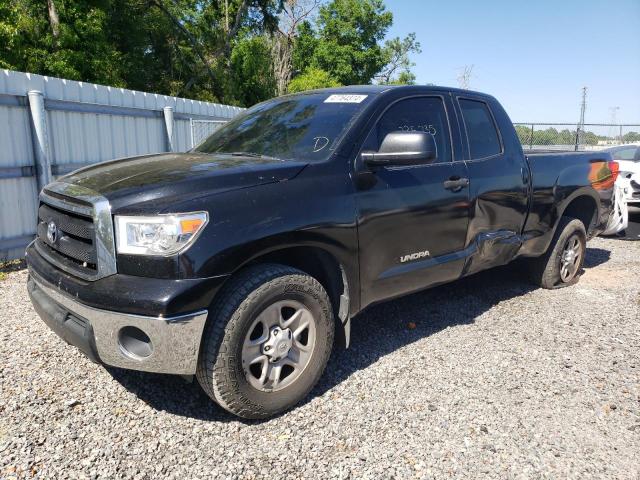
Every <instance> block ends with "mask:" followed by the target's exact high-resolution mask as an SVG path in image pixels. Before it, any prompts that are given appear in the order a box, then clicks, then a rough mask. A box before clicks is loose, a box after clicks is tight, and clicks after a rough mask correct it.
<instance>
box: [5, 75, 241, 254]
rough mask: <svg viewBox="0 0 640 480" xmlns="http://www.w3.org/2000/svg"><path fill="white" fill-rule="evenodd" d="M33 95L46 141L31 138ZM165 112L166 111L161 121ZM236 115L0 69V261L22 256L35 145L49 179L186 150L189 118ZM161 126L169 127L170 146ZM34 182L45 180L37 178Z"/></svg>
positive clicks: (32, 212) (224, 108) (32, 204)
mask: <svg viewBox="0 0 640 480" xmlns="http://www.w3.org/2000/svg"><path fill="white" fill-rule="evenodd" d="M33 90H35V91H39V92H41V93H42V98H43V103H44V109H45V115H44V119H45V123H46V132H47V135H46V138H42V136H37V135H36V134H35V133H34V131H35V130H34V117H33V115H32V113H31V110H32V109H33V108H34V106H33V99H32V100H31V103H30V98H31V97H29V95H28V92H29V91H33ZM166 107H171V111H170V112H169V117H168V118H167V113H166V112H164V110H165V108H166ZM241 110H242V109H241V108H238V107H231V106H228V105H219V104H214V103H207V102H200V101H196V100H188V99H185V98H177V97H168V96H165V95H157V94H153V93H145V92H136V91H133V90H125V89H122V88H114V87H106V86H102V85H95V84H91V83H83V82H76V81H71V80H63V79H60V78H52V77H43V76H41V75H33V74H29V73H20V72H13V71H9V70H0V260H2V259H12V258H20V257H22V256H23V253H24V247H25V246H26V244H27V243H28V242H29V241H30V240H31V239H32V237H33V235H34V231H35V224H36V210H37V205H38V201H37V193H38V174H39V170H38V165H37V163H38V162H39V161H40V160H38V155H37V154H35V153H34V151H37V149H38V148H39V147H38V145H42V143H43V142H45V143H46V145H47V147H48V149H47V154H48V158H49V161H50V164H51V168H50V170H51V172H50V174H51V175H52V176H53V177H55V176H56V175H62V174H65V173H68V172H70V171H72V170H75V169H76V168H79V167H81V166H84V165H87V164H91V163H97V162H102V161H106V160H111V159H114V158H119V157H128V156H132V155H140V154H146V153H156V152H163V151H168V150H169V148H172V150H173V151H186V150H188V149H189V148H191V147H192V146H193V145H192V138H193V137H192V131H191V121H192V120H228V119H229V118H232V117H233V116H235V115H236V114H237V113H239V112H240V111H241ZM171 117H172V120H171ZM168 123H170V124H171V125H172V127H173V137H172V139H171V141H170V139H169V138H168V135H167V132H168ZM34 143H35V144H36V145H34ZM40 178H41V179H42V178H46V177H43V174H42V173H40Z"/></svg>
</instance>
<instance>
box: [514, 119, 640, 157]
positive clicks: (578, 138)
mask: <svg viewBox="0 0 640 480" xmlns="http://www.w3.org/2000/svg"><path fill="white" fill-rule="evenodd" d="M514 126H515V127H516V132H517V133H518V137H519V138H520V142H521V143H522V147H523V148H524V149H525V150H535V149H545V150H600V149H603V148H608V147H611V146H614V145H622V144H624V143H633V142H636V143H637V142H640V124H623V125H620V124H611V123H586V124H584V125H583V126H582V127H580V126H579V125H578V124H576V123H526V122H524V123H523V122H516V123H514Z"/></svg>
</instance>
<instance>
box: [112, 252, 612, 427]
mask: <svg viewBox="0 0 640 480" xmlns="http://www.w3.org/2000/svg"><path fill="white" fill-rule="evenodd" d="M609 256H610V252H609V251H608V250H603V249H600V248H587V256H586V259H585V268H593V267H596V266H598V265H600V264H602V263H605V262H606V261H608V260H609ZM523 277H524V275H523V271H522V265H520V264H519V263H518V262H515V263H514V264H511V265H507V266H505V267H499V268H495V269H493V270H488V271H485V272H482V273H479V274H476V275H473V276H470V277H467V278H463V279H461V280H458V281H456V282H453V283H450V284H447V285H442V286H439V287H436V288H432V289H429V290H425V291H423V292H419V293H415V294H412V295H408V296H406V297H402V298H399V299H397V300H392V301H389V302H385V303H382V304H379V305H376V306H373V307H371V308H369V309H367V310H366V311H365V312H363V313H362V314H360V315H358V316H357V317H356V318H354V319H353V320H352V321H351V347H350V348H349V349H348V350H339V351H334V354H333V355H332V357H331V360H330V361H329V365H328V367H327V370H326V372H325V374H324V375H323V377H322V379H321V380H320V383H319V384H318V385H317V386H316V387H315V388H314V389H313V391H312V392H311V394H310V395H309V396H308V397H307V399H306V400H305V401H304V402H303V403H307V402H309V401H310V400H311V399H313V398H314V397H316V396H320V395H323V394H324V393H326V392H327V391H329V390H331V389H332V388H333V387H335V386H336V385H338V384H340V383H341V382H342V381H344V380H345V379H347V378H348V377H349V376H351V375H352V374H353V373H354V372H357V371H358V370H363V369H365V368H367V367H368V366H370V365H371V364H373V363H375V362H376V361H377V360H379V359H380V358H382V357H384V356H385V355H387V354H389V353H392V352H394V351H396V350H398V349H400V348H402V347H405V346H407V345H409V344H411V343H414V342H416V341H418V340H420V339H422V338H425V337H428V336H430V335H433V334H435V333H437V332H439V331H441V330H444V329H446V328H450V327H455V326H457V325H466V324H471V323H473V322H475V320H476V318H477V317H479V316H480V315H482V314H483V313H484V312H486V311H487V310H489V309H490V308H492V307H493V306H495V305H497V304H498V303H500V302H502V301H504V300H508V299H510V298H513V297H517V296H520V295H524V294H526V293H529V292H531V291H533V290H535V289H536V288H537V287H535V286H533V285H531V284H529V283H527V281H526V280H524V279H523ZM416 361H419V359H416ZM109 372H110V373H111V375H112V376H113V378H114V379H115V380H117V381H118V382H120V383H121V384H122V385H123V386H124V387H125V388H127V389H128V390H130V391H131V392H133V393H134V394H135V395H137V396H138V397H139V398H140V399H141V400H143V401H144V402H146V403H147V404H149V405H150V406H152V407H153V408H155V409H157V410H165V411H167V412H169V413H172V414H175V415H180V416H185V417H191V418H196V419H199V420H212V421H223V422H226V421H238V420H239V419H238V418H237V417H235V416H232V415H231V414H228V413H226V412H225V411H224V410H223V409H222V408H220V407H218V406H217V405H216V404H215V403H213V402H212V401H211V400H209V397H208V396H207V395H206V394H205V393H204V392H203V391H202V390H201V389H200V387H199V386H198V384H197V382H196V381H195V379H194V382H193V383H191V384H189V383H187V382H185V381H184V380H182V379H181V378H179V377H175V376H171V375H157V374H149V373H142V372H134V371H129V370H120V369H109ZM244 423H259V422H257V421H247V422H244Z"/></svg>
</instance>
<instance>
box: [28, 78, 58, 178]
mask: <svg viewBox="0 0 640 480" xmlns="http://www.w3.org/2000/svg"><path fill="white" fill-rule="evenodd" d="M27 96H28V98H29V112H30V113H31V131H32V135H31V137H32V139H33V154H34V158H35V162H36V164H35V167H36V178H37V179H38V191H40V190H42V188H43V187H44V186H45V185H46V184H48V183H50V182H51V180H52V178H51V149H50V148H49V132H48V130H47V114H46V112H45V109H44V95H43V94H42V92H40V91H38V90H29V92H28V93H27Z"/></svg>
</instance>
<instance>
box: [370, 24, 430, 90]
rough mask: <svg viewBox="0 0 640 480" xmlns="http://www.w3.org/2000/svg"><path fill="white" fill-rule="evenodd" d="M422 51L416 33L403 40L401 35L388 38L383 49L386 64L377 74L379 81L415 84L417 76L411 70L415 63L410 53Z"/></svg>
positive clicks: (383, 82) (395, 83)
mask: <svg viewBox="0 0 640 480" xmlns="http://www.w3.org/2000/svg"><path fill="white" fill-rule="evenodd" d="M421 52H422V49H421V48H420V42H418V41H417V40H416V34H415V33H410V34H409V35H407V36H406V37H405V38H403V39H402V40H401V39H400V37H395V38H392V39H390V40H387V41H386V42H385V45H384V50H383V53H384V58H385V66H384V68H383V69H382V71H381V72H380V73H378V74H377V75H376V80H377V81H378V83H381V84H393V85H414V84H415V83H416V76H415V75H414V74H413V73H412V72H411V67H413V66H415V64H414V63H413V62H412V61H411V59H410V58H409V54H411V53H421Z"/></svg>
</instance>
